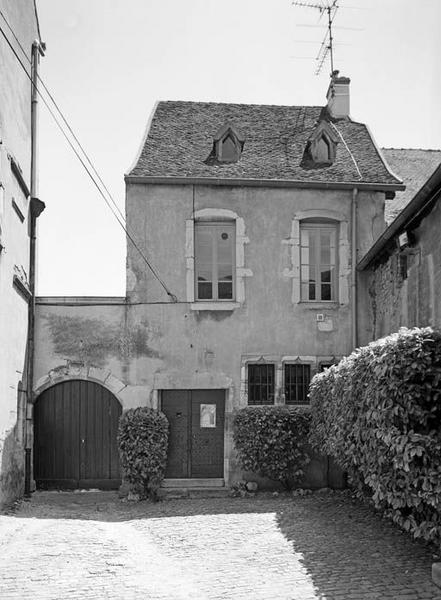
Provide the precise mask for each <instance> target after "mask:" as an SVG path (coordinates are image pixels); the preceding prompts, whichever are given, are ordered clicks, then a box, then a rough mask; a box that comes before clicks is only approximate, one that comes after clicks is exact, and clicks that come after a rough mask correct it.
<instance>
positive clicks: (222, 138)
mask: <svg viewBox="0 0 441 600" xmlns="http://www.w3.org/2000/svg"><path fill="white" fill-rule="evenodd" d="M244 143H245V138H244V137H243V135H242V134H241V133H240V132H239V131H238V130H237V129H236V127H234V126H233V125H230V124H229V123H227V124H226V125H223V126H222V127H221V128H220V129H219V130H218V131H217V132H216V135H215V136H214V138H213V149H212V151H211V154H210V156H209V157H208V158H207V160H206V161H205V162H206V164H209V165H215V164H218V165H219V164H231V163H235V162H237V161H238V160H239V159H240V156H241V154H242V151H243V146H244Z"/></svg>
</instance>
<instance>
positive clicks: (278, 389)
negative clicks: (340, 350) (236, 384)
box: [239, 354, 341, 408]
mask: <svg viewBox="0 0 441 600" xmlns="http://www.w3.org/2000/svg"><path fill="white" fill-rule="evenodd" d="M340 359H341V356H336V355H335V356H311V355H302V356H290V355H286V356H285V355H284V356H280V355H279V354H255V355H249V356H242V360H241V367H240V400H239V404H240V407H242V408H243V407H247V406H249V404H248V365H249V364H256V363H262V362H264V363H267V364H268V363H271V364H273V365H274V366H275V382H274V383H275V392H274V404H266V405H264V406H277V405H285V394H284V389H283V388H284V383H285V379H284V366H285V364H303V365H310V367H311V376H314V375H315V374H316V373H319V372H320V365H321V364H322V363H326V364H328V363H330V364H331V363H332V364H333V363H335V362H336V361H337V362H338V361H339V360H340ZM296 406H301V405H296ZM304 406H309V405H308V404H305V405H304Z"/></svg>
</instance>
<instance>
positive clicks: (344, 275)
mask: <svg viewBox="0 0 441 600" xmlns="http://www.w3.org/2000/svg"><path fill="white" fill-rule="evenodd" d="M305 219H317V220H320V219H330V220H332V221H335V222H337V223H338V225H339V227H338V234H337V246H338V285H337V289H336V300H335V301H332V300H331V301H323V300H302V299H301V290H300V284H301V277H300V275H301V273H300V224H301V222H302V221H304V220H305ZM283 243H285V244H288V245H289V246H290V247H291V253H290V254H291V268H290V269H285V270H284V273H283V274H284V276H285V277H289V278H292V294H291V301H292V303H293V304H300V303H301V304H303V305H310V306H311V307H315V308H319V307H332V306H338V305H347V304H349V284H348V276H349V274H350V268H349V238H348V219H347V217H346V216H345V215H344V214H342V213H339V212H337V211H334V210H328V209H311V210H304V211H301V212H298V213H296V214H295V215H294V218H293V220H292V224H291V235H290V238H289V239H288V240H283Z"/></svg>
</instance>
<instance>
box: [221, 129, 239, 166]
mask: <svg viewBox="0 0 441 600" xmlns="http://www.w3.org/2000/svg"><path fill="white" fill-rule="evenodd" d="M236 158H237V150H236V144H235V143H234V142H233V140H232V139H231V137H230V136H229V135H228V136H227V137H226V138H225V139H224V140H223V142H222V160H236Z"/></svg>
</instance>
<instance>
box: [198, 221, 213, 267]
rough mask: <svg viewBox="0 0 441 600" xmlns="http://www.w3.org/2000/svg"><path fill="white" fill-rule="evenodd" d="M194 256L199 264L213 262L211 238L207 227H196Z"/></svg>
mask: <svg viewBox="0 0 441 600" xmlns="http://www.w3.org/2000/svg"><path fill="white" fill-rule="evenodd" d="M195 234H196V235H195V254H196V259H197V260H198V261H201V262H205V263H211V262H212V260H213V236H212V232H211V230H210V229H209V228H208V227H196V231H195Z"/></svg>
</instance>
